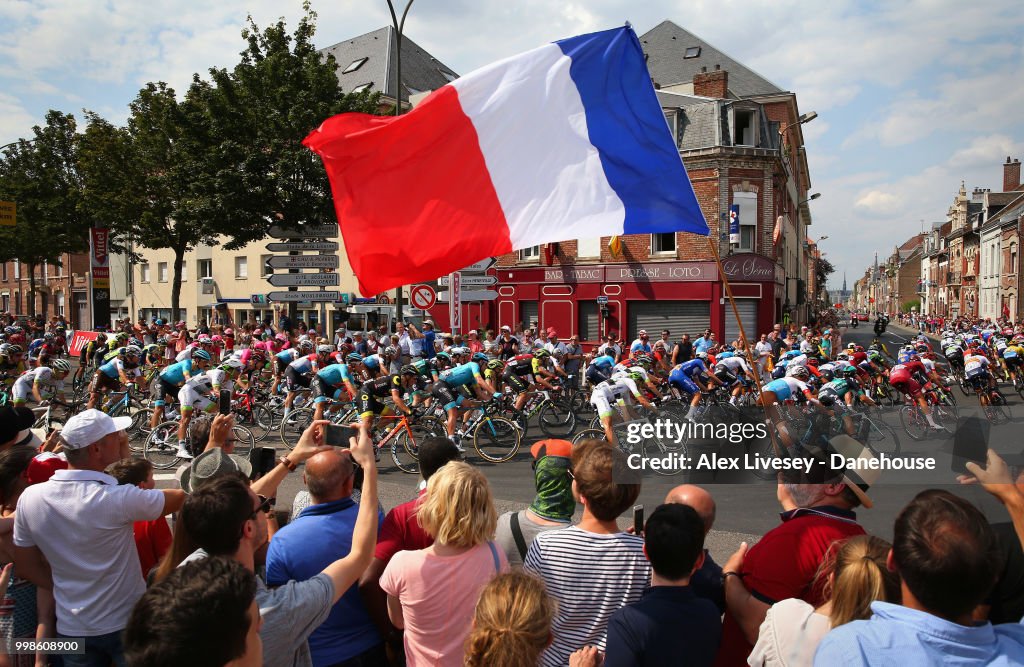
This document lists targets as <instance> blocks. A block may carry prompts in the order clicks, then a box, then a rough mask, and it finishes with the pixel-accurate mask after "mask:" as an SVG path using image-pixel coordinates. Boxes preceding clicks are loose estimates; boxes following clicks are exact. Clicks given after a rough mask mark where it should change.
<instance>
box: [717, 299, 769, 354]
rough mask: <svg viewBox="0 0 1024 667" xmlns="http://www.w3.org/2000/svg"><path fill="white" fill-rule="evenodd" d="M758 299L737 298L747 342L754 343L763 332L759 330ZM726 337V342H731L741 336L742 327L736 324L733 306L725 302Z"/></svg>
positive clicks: (737, 307)
mask: <svg viewBox="0 0 1024 667" xmlns="http://www.w3.org/2000/svg"><path fill="white" fill-rule="evenodd" d="M757 302H758V300H757V299H736V309H737V310H738V311H740V321H742V322H743V331H744V332H745V333H746V334H747V342H748V343H754V342H756V341H757V340H758V338H759V337H760V334H761V332H760V331H758V330H757ZM724 307H725V338H723V339H722V340H723V341H724V342H728V343H731V342H732V341H734V340H736V339H738V338H739V337H740V328H739V327H738V326H736V315H735V314H734V313H733V312H732V306H730V305H729V304H728V302H727V303H726V304H725V306H724Z"/></svg>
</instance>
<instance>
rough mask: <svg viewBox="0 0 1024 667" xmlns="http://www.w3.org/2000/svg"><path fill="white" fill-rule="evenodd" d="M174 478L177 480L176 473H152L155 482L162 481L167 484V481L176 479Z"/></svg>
mask: <svg viewBox="0 0 1024 667" xmlns="http://www.w3.org/2000/svg"><path fill="white" fill-rule="evenodd" d="M176 478H177V473H173V472H157V473H153V479H154V480H155V481H161V480H162V481H165V482H167V481H170V480H172V479H176Z"/></svg>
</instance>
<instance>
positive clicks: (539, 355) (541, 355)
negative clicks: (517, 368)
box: [533, 347, 551, 359]
mask: <svg viewBox="0 0 1024 667" xmlns="http://www.w3.org/2000/svg"><path fill="white" fill-rule="evenodd" d="M533 356H534V358H535V359H547V358H548V357H550V356H551V353H550V352H548V351H547V350H545V349H544V348H543V347H541V348H537V349H536V350H534V351H533Z"/></svg>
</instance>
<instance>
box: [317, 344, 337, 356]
mask: <svg viewBox="0 0 1024 667" xmlns="http://www.w3.org/2000/svg"><path fill="white" fill-rule="evenodd" d="M331 352H334V348H333V347H331V346H330V345H317V346H316V353H317V354H330V353H331Z"/></svg>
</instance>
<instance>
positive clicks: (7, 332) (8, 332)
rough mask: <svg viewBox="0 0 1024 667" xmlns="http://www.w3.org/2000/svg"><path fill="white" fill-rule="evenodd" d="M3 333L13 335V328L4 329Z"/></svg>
mask: <svg viewBox="0 0 1024 667" xmlns="http://www.w3.org/2000/svg"><path fill="white" fill-rule="evenodd" d="M4 333H5V334H7V335H8V336H10V335H11V334H13V333H14V327H4Z"/></svg>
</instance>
